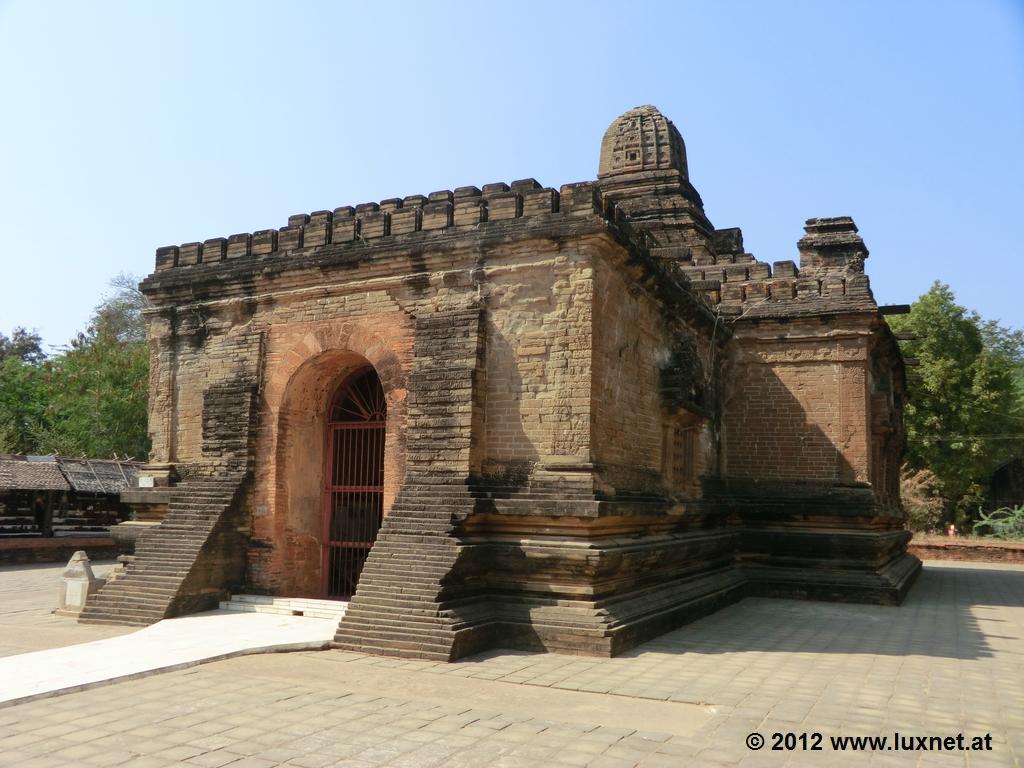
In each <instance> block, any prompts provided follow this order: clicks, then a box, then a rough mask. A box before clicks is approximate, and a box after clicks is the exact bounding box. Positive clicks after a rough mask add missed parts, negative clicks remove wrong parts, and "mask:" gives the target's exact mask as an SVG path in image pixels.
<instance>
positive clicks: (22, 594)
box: [0, 560, 136, 656]
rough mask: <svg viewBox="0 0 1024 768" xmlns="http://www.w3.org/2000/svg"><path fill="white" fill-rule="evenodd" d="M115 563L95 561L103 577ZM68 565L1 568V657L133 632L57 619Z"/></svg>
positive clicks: (130, 629)
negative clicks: (63, 578)
mask: <svg viewBox="0 0 1024 768" xmlns="http://www.w3.org/2000/svg"><path fill="white" fill-rule="evenodd" d="M114 565H115V562H114V561H113V560H108V561H100V562H93V564H92V567H93V572H94V573H95V574H96V575H97V576H99V577H100V578H105V577H106V575H107V574H108V573H109V572H110V571H111V569H112V568H113V567H114ZM65 567H66V564H65V563H40V564H35V565H5V566H0V656H10V655H12V654H15V653H28V652H29V651H41V650H43V649H44V648H59V647H61V646H65V645H73V644H75V643H87V642H90V641H92V640H99V639H101V638H104V637H116V636H117V635H125V634H128V633H129V632H134V631H135V629H136V628H135V627H115V626H102V625H95V624H77V623H76V622H75V621H74V620H73V619H69V618H67V617H64V616H54V615H53V609H54V608H56V607H57V595H58V591H59V588H60V584H61V580H60V575H61V573H62V572H63V571H64V568H65Z"/></svg>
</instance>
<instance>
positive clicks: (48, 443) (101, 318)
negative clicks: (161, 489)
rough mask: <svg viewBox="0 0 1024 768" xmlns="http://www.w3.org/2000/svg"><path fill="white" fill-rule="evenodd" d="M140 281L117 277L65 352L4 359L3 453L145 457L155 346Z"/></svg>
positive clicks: (0, 375) (0, 391)
mask: <svg viewBox="0 0 1024 768" xmlns="http://www.w3.org/2000/svg"><path fill="white" fill-rule="evenodd" d="M135 283H136V281H135V279H134V278H133V277H132V276H131V275H123V274H122V275H118V276H117V277H116V278H114V280H112V281H111V286H112V287H113V289H114V290H113V292H112V293H111V294H110V295H109V296H107V297H105V298H104V300H103V301H102V302H101V303H100V304H99V306H97V307H96V310H95V311H94V313H93V316H92V319H91V322H90V324H89V327H88V328H87V329H86V330H85V331H83V332H82V333H79V334H78V335H77V336H76V337H75V338H74V339H72V340H71V342H70V344H69V345H68V346H67V347H66V348H65V349H63V350H62V351H61V352H59V353H58V354H56V355H54V356H52V357H49V358H45V357H43V356H41V355H36V354H10V355H8V356H7V358H6V359H0V453H38V454H46V453H59V454H63V455H71V456H78V455H86V456H91V457H98V458H103V457H108V456H111V455H112V454H115V453H116V454H118V455H122V456H134V457H136V458H145V456H146V455H147V453H148V451H149V441H148V438H147V435H146V416H147V401H148V378H149V353H148V349H147V346H146V342H145V323H144V319H143V317H142V309H143V308H144V307H145V297H144V296H142V295H141V294H140V293H139V292H138V290H137V289H136V287H135ZM19 331H24V329H15V331H14V332H13V333H12V335H11V340H12V341H13V340H15V339H18V338H24V335H23V334H22V336H19ZM2 338H4V339H6V338H7V337H2ZM35 338H36V339H37V340H38V336H36V337H35Z"/></svg>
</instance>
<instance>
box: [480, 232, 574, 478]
mask: <svg viewBox="0 0 1024 768" xmlns="http://www.w3.org/2000/svg"><path fill="white" fill-rule="evenodd" d="M591 259H592V256H591V253H590V249H588V248H587V247H586V246H585V245H583V244H575V245H574V246H570V247H568V248H564V249H561V248H554V247H552V244H550V243H545V242H544V241H530V242H527V243H522V244H519V245H517V246H515V247H514V248H510V249H508V251H507V252H501V253H495V254H492V255H491V256H490V257H489V259H488V266H487V267H485V270H484V274H485V275H486V277H485V279H484V283H483V285H484V289H485V290H486V294H487V299H486V306H487V312H486V323H487V326H486V334H487V335H486V340H485V345H484V346H485V353H484V354H485V360H486V363H485V364H486V386H485V390H484V391H485V396H484V404H483V408H484V424H483V425H482V429H483V434H482V435H481V436H480V437H481V439H482V440H483V442H484V444H485V450H484V460H483V466H482V471H483V474H484V475H485V476H487V477H491V478H500V477H505V478H507V479H511V480H517V479H518V480H522V479H523V478H524V477H525V476H526V475H527V474H529V473H530V472H532V471H533V469H534V468H535V467H536V466H537V465H538V463H540V464H543V463H545V462H546V461H548V460H550V458H551V457H553V456H573V457H578V458H579V459H580V460H581V461H584V462H586V461H589V454H590V354H591V302H590V299H591V295H592V293H593V282H592V274H593V267H592V264H591Z"/></svg>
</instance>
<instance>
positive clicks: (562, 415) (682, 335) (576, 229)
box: [82, 107, 920, 659]
mask: <svg viewBox="0 0 1024 768" xmlns="http://www.w3.org/2000/svg"><path fill="white" fill-rule="evenodd" d="M553 140H564V141H573V140H574V139H573V137H568V136H560V135H558V134H554V135H553ZM823 172H824V171H823ZM737 183H746V182H745V181H743V180H737ZM764 194H766V195H770V194H771V189H770V188H766V189H765V190H764ZM798 250H799V264H797V263H795V262H794V261H791V260H787V259H783V260H780V261H776V262H775V263H774V264H770V263H767V262H763V261H759V260H758V259H756V258H755V257H754V256H753V255H752V254H750V253H747V252H746V250H745V249H744V246H743V237H742V233H741V232H740V230H739V229H736V228H730V229H715V228H714V227H713V226H712V224H711V223H710V221H709V220H708V218H707V216H706V215H705V213H704V208H703V203H702V201H701V198H700V195H699V194H698V193H697V191H696V189H694V187H693V185H692V184H691V183H690V179H689V174H688V167H687V158H686V148H685V146H684V144H683V139H682V137H681V136H680V134H679V132H678V131H677V130H676V128H675V126H674V125H673V124H672V123H671V122H670V121H669V120H668V119H666V118H665V117H664V116H663V115H662V114H661V113H660V112H658V110H657V109H655V108H654V107H640V108H637V109H634V110H630V111H629V112H627V113H626V114H624V115H622V116H621V117H619V118H618V119H616V120H615V121H614V122H613V123H612V125H611V126H610V127H609V128H608V131H607V132H606V134H605V137H604V140H603V142H602V145H601V150H600V162H599V169H598V180H597V181H596V182H593V181H591V182H582V183H576V184H567V185H565V186H563V187H561V189H552V188H546V187H543V186H541V185H540V184H538V183H537V182H536V181H534V180H533V179H525V180H521V181H516V182H512V183H511V184H504V183H498V184H486V185H484V186H483V188H482V189H480V188H477V187H460V188H458V189H456V190H454V192H452V191H447V190H443V191H439V192H432V193H430V194H429V195H412V196H409V197H405V198H392V199H388V200H384V201H382V202H380V203H364V204H362V205H358V206H355V207H354V208H353V207H342V208H336V209H334V210H333V211H328V210H324V211H316V212H314V213H312V214H308V215H307V214H300V215H297V216H292V217H290V218H289V219H288V224H287V226H284V227H282V228H280V229H268V230H262V231H259V232H255V233H253V234H238V235H232V236H231V237H228V238H213V239H209V240H206V241H204V242H201V243H200V242H192V243H186V244H184V245H181V246H170V247H164V248H160V249H158V250H157V254H156V270H155V272H154V273H153V274H152V275H151V276H150V277H148V278H147V279H146V280H145V281H144V282H143V284H142V290H143V291H144V293H145V294H146V295H147V296H148V297H149V299H150V300H151V301H152V305H153V306H152V309H150V310H147V313H148V316H149V323H150V324H149V344H150V349H151V358H150V361H151V365H150V377H151V379H150V381H151V389H150V412H149V413H150V418H149V430H150V434H151V437H152V442H153V450H152V455H151V462H150V464H148V465H147V466H146V467H144V468H143V469H142V470H141V479H142V481H143V482H144V484H148V485H152V486H155V488H154V490H153V491H152V492H151V495H152V498H153V500H154V502H153V504H151V505H150V507H151V508H156V507H158V506H159V505H160V504H161V503H162V504H163V505H164V508H163V512H164V514H165V517H164V518H163V522H162V523H161V524H160V525H159V526H158V527H156V528H155V529H153V530H152V531H150V532H149V533H147V534H146V535H145V536H144V537H142V538H140V540H139V542H138V546H137V548H136V558H135V561H134V563H132V564H131V565H129V567H128V569H127V572H126V574H125V575H124V576H123V577H121V578H120V579H118V580H117V581H115V582H113V583H111V584H109V585H108V586H107V587H106V588H104V589H103V590H102V591H101V592H100V593H99V594H98V595H97V596H95V597H94V598H92V599H90V602H89V605H88V606H87V607H86V610H85V612H84V613H83V614H82V618H83V620H85V621H98V622H122V623H136V624H144V623H149V622H152V621H157V620H159V619H161V618H163V617H164V616H170V615H176V614H180V613H185V612H188V611H192V610H197V609H201V608H206V607H213V606H215V605H216V602H217V600H218V599H221V598H223V597H226V596H227V594H228V593H229V592H232V591H243V590H244V591H248V592H261V593H266V594H271V595H281V596H313V597H327V598H331V599H351V604H350V606H349V608H348V611H347V613H346V614H345V617H344V619H343V620H342V621H341V624H340V626H339V629H338V633H337V638H336V643H337V645H338V646H339V647H343V648H349V649H357V650H361V651H366V652H371V653H386V654H397V655H404V656H413V657H424V658H435V659H452V658H457V657H459V656H462V655H465V654H467V653H472V652H475V651H478V650H482V649H484V648H488V647H493V646H504V647H519V648H545V649H553V650H561V651H567V652H572V653H588V654H614V653H618V652H620V651H622V650H624V649H626V648H629V647H631V646H633V645H635V644H636V643H638V642H641V641H642V640H644V639H646V638H649V637H652V636H654V635H657V634H659V633H661V632H665V631H667V630H669V629H673V628H675V627H677V626H679V625H680V624H681V623H684V622H686V621H688V620H691V619H693V618H694V617H697V616H700V615H703V614H706V613H708V612H710V611H713V610H715V609H716V608H718V607H720V606H723V605H725V604H728V603H730V602H733V601H736V600H738V599H740V598H742V597H743V596H745V595H776V596H777V595H786V596H794V597H814V598H824V599H837V600H859V601H868V602H884V603H897V602H899V601H900V600H901V599H902V598H903V596H904V595H905V593H906V591H907V589H908V588H909V586H910V584H911V582H912V580H913V578H914V576H915V575H916V574H917V572H918V570H919V568H920V562H919V561H918V560H917V559H916V558H914V557H913V556H911V555H909V554H907V552H906V544H907V541H908V539H909V534H908V533H907V532H906V531H904V530H903V512H902V508H901V505H900V499H899V471H898V469H899V464H900V456H901V454H902V452H903V450H904V433H903V419H902V409H903V404H904V400H905V397H906V389H905V378H904V366H903V361H902V358H901V356H900V352H899V348H898V345H897V343H896V340H895V338H894V336H893V334H892V332H891V331H890V329H889V326H888V325H887V323H886V320H885V317H884V313H883V311H882V310H880V308H879V306H878V305H877V304H876V303H875V300H874V297H873V296H872V293H871V289H870V285H869V281H868V277H867V275H866V274H865V272H864V263H865V259H866V258H867V256H868V250H867V248H866V247H865V245H864V242H863V240H862V239H861V237H860V236H859V234H858V231H857V227H856V226H855V224H854V222H853V220H852V219H850V218H848V217H837V218H822V219H810V220H808V221H807V223H806V226H805V231H804V235H803V237H802V239H801V240H800V241H799V243H798ZM144 494H145V491H143V495H144ZM161 500H163V501H161Z"/></svg>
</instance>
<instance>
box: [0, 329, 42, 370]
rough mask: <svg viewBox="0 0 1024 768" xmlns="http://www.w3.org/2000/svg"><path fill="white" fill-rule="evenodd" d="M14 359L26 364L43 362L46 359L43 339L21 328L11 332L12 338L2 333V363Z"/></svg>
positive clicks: (0, 344) (0, 338)
mask: <svg viewBox="0 0 1024 768" xmlns="http://www.w3.org/2000/svg"><path fill="white" fill-rule="evenodd" d="M12 357H13V358H16V359H18V360H22V361H24V362H26V363H40V362H42V361H43V360H44V359H45V358H46V353H45V352H43V338H42V337H41V336H40V335H39V334H38V333H36V332H35V331H28V330H26V329H24V328H21V327H18V328H15V329H14V330H13V331H11V335H10V336H6V335H5V334H3V333H0V363H3V362H4V361H5V360H7V359H8V358H12Z"/></svg>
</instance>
